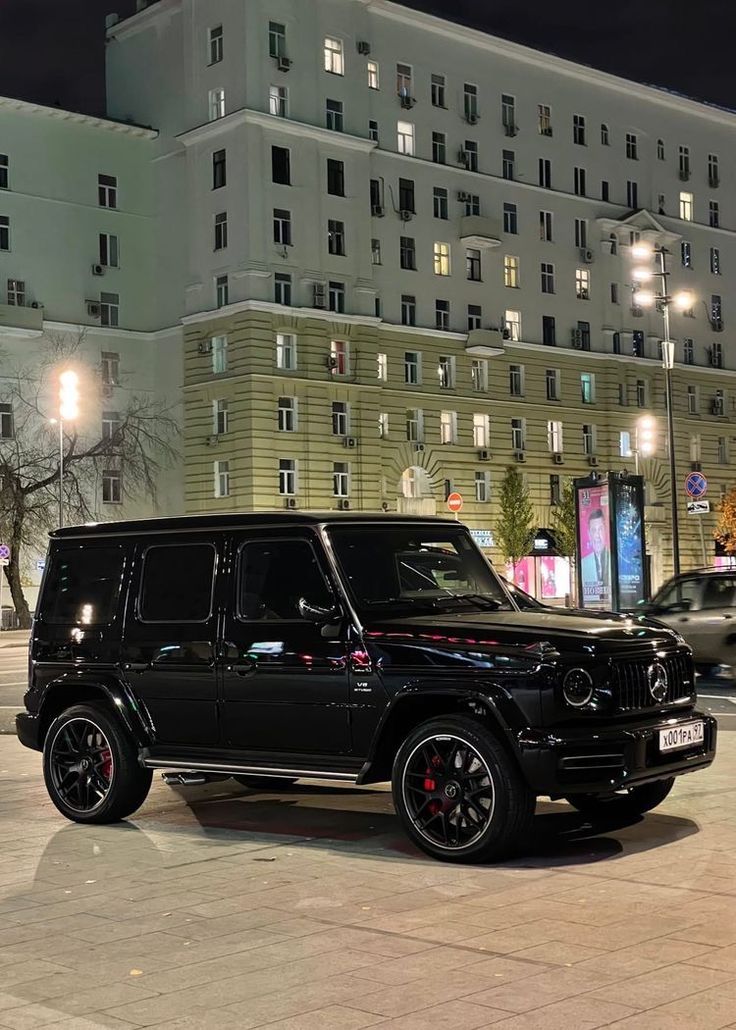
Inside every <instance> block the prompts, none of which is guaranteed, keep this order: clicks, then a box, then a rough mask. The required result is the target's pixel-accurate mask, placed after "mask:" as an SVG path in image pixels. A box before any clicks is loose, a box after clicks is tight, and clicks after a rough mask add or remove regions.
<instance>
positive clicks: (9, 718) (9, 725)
mask: <svg viewBox="0 0 736 1030" xmlns="http://www.w3.org/2000/svg"><path fill="white" fill-rule="evenodd" d="M22 711H23V709H22V708H0V734H7V735H9V736H13V737H14V736H15V717H16V715H17V714H18V712H22Z"/></svg>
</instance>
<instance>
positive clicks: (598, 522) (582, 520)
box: [578, 483, 611, 610]
mask: <svg viewBox="0 0 736 1030" xmlns="http://www.w3.org/2000/svg"><path fill="white" fill-rule="evenodd" d="M578 554H579V556H580V557H579V560H580V580H581V584H582V597H581V602H582V606H583V608H600V609H603V610H607V609H610V607H611V532H610V507H609V503H608V484H607V483H602V484H600V485H597V486H589V487H581V488H580V490H579V492H578Z"/></svg>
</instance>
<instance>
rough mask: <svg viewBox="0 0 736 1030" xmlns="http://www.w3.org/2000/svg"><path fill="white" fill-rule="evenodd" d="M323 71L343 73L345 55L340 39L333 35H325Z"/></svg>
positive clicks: (336, 73)
mask: <svg viewBox="0 0 736 1030" xmlns="http://www.w3.org/2000/svg"><path fill="white" fill-rule="evenodd" d="M324 54H325V71H326V72H331V73H332V74H333V75H344V74H345V55H344V51H343V44H342V40H341V39H336V38H335V37H334V36H327V37H325V47H324Z"/></svg>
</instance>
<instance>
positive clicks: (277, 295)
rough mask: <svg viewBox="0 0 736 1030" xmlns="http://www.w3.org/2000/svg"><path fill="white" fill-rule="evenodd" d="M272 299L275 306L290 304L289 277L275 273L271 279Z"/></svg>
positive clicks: (284, 273)
mask: <svg viewBox="0 0 736 1030" xmlns="http://www.w3.org/2000/svg"><path fill="white" fill-rule="evenodd" d="M273 299H274V302H275V303H276V304H286V305H290V304H291V275H290V274H289V273H288V272H277V273H276V274H275V275H274V277H273Z"/></svg>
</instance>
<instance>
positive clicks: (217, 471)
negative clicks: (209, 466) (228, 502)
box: [213, 461, 230, 497]
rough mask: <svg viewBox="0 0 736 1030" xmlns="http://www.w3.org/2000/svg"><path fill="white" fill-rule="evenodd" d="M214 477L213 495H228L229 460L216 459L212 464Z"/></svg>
mask: <svg viewBox="0 0 736 1030" xmlns="http://www.w3.org/2000/svg"><path fill="white" fill-rule="evenodd" d="M213 471H214V477H215V497H229V496H230V462H229V461H216V462H214V466H213Z"/></svg>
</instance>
